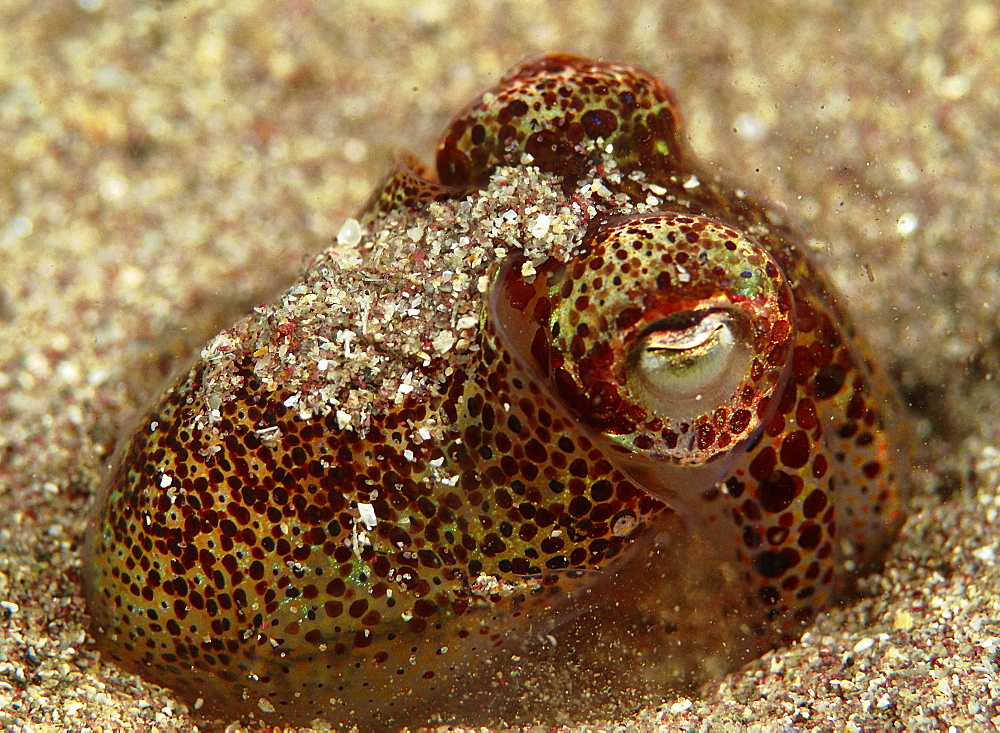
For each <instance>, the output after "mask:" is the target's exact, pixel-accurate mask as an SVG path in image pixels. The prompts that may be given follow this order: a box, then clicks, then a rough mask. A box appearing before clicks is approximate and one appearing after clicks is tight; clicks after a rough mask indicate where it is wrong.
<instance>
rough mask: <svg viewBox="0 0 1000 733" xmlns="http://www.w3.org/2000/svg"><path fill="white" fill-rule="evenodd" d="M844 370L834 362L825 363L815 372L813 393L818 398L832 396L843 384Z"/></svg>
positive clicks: (823, 398)
mask: <svg viewBox="0 0 1000 733" xmlns="http://www.w3.org/2000/svg"><path fill="white" fill-rule="evenodd" d="M844 378H845V374H844V370H843V369H841V368H840V367H839V366H837V365H836V364H827V365H826V366H824V367H822V368H820V369H819V371H817V372H816V381H815V390H814V391H813V394H814V395H815V397H816V399H818V400H825V399H828V398H830V397H833V396H834V395H835V394H837V392H839V391H840V388H841V387H843V386H844Z"/></svg>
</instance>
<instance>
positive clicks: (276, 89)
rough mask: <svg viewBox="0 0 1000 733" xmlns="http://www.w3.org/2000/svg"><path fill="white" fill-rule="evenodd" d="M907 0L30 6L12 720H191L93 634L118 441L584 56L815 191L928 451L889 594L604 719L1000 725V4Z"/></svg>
mask: <svg viewBox="0 0 1000 733" xmlns="http://www.w3.org/2000/svg"><path fill="white" fill-rule="evenodd" d="M890 5H892V4H890V3H872V2H862V1H856V2H849V1H844V0H813V1H808V0H761V1H760V2H754V3H746V2H741V1H740V0H685V1H681V0H677V1H676V2H671V1H661V2H652V1H649V2H630V3H617V2H597V1H590V0H549V1H548V2H543V1H537V2H530V1H526V2H516V3H513V2H499V1H496V0H477V1H475V2H467V3H447V2H433V1H431V0H407V1H406V2H395V1H393V2H387V1H385V0H382V1H376V0H372V1H371V2H355V3H322V4H321V3H311V2H306V1H305V0H298V1H294V0H289V1H288V2H280V3H278V2H266V1H264V0H260V1H254V0H245V1H242V0H241V1H239V2H230V3H225V4H213V3H201V2H182V1H180V0H178V1H176V2H163V3H159V4H155V3H139V2H114V1H112V0H103V1H102V0H78V2H76V3H73V2H55V1H51V2H34V1H29V0H24V1H22V2H19V1H18V0H6V2H4V3H3V5H2V6H0V625H2V628H3V634H2V637H0V725H2V726H4V727H8V728H11V729H19V728H26V729H38V728H43V727H46V726H49V725H54V726H58V727H69V728H81V727H84V726H95V727H105V728H108V727H116V728H122V727H124V728H152V727H155V728H157V729H166V728H171V727H177V728H184V729H187V728H190V726H191V725H192V721H191V719H190V718H189V717H187V714H186V712H185V709H184V707H183V706H182V705H180V704H179V703H178V702H176V701H175V700H174V699H173V698H172V697H171V696H170V694H169V693H167V692H165V691H158V690H156V689H155V688H151V687H149V686H147V685H145V684H144V683H142V682H141V681H140V680H137V679H136V678H134V677H129V676H127V675H124V674H122V673H120V672H118V671H117V670H116V669H114V668H113V667H110V666H107V665H104V664H102V663H101V662H100V661H99V659H98V658H97V655H96V654H94V653H93V652H92V651H90V650H89V648H88V642H87V634H86V631H85V629H86V623H87V618H86V615H85V613H84V604H83V599H82V597H81V595H80V590H79V584H78V578H79V564H78V563H79V561H78V559H77V546H78V542H79V538H80V535H81V531H82V527H83V523H84V517H85V508H86V504H87V500H88V497H89V496H90V495H91V493H92V492H93V491H94V490H95V488H96V487H97V485H98V483H99V481H100V477H101V473H102V470H103V467H104V465H105V464H106V462H107V460H108V458H109V456H110V454H111V452H112V450H113V449H114V445H115V441H116V440H117V438H118V436H119V435H120V431H121V430H122V429H123V428H124V427H125V426H126V425H127V424H128V419H129V416H130V414H131V413H132V412H133V411H134V410H135V409H136V408H137V407H139V406H141V405H142V404H143V403H144V401H145V400H147V399H149V398H150V397H151V396H152V395H153V394H154V393H155V392H156V391H157V389H158V387H159V385H160V383H161V381H162V380H163V378H164V377H165V375H166V374H167V373H168V372H170V371H171V370H172V369H173V368H175V367H176V365H177V364H178V362H179V361H181V360H182V359H183V358H184V356H185V355H186V354H188V353H190V352H191V351H192V350H194V349H197V348H199V347H200V346H201V345H202V344H203V343H204V342H205V341H207V339H208V338H210V337H211V336H212V335H213V334H214V333H215V332H216V331H217V330H219V329H220V328H222V327H224V326H226V325H228V323H230V322H231V321H233V320H235V319H236V318H238V317H239V316H241V315H242V314H243V313H245V312H246V311H247V310H249V308H251V307H252V306H253V305H255V304H257V303H259V302H261V301H263V300H267V299H269V298H270V297H271V296H273V295H274V294H275V293H277V292H280V290H281V289H282V288H283V287H284V286H285V285H287V284H288V283H289V282H291V280H292V278H293V277H294V276H295V274H296V272H297V271H298V270H299V268H300V266H301V265H302V262H303V258H304V257H306V256H307V255H309V254H310V253H314V252H316V251H318V250H320V249H321V248H323V247H324V246H325V245H326V243H328V242H329V241H330V239H331V237H332V236H333V235H334V234H335V232H336V231H337V230H338V228H339V226H340V224H341V223H342V221H343V220H344V219H345V218H347V217H348V216H350V215H351V214H352V213H353V212H354V211H355V210H356V209H357V207H358V206H359V205H360V204H361V203H362V202H363V201H364V199H365V198H366V197H367V196H368V194H369V193H370V192H371V190H372V189H373V187H374V186H375V185H376V184H377V183H378V182H379V180H380V179H381V177H382V175H384V173H385V172H386V171H387V170H388V168H389V166H390V162H391V156H392V152H393V151H394V150H395V149H397V148H398V147H401V146H402V147H408V148H411V149H413V150H414V151H415V152H417V153H418V154H419V155H420V156H421V157H423V158H425V159H427V160H430V159H431V155H432V151H433V146H434V144H435V141H436V136H437V135H438V134H439V132H440V131H441V130H442V129H443V127H444V126H445V125H446V124H447V122H448V120H449V118H450V117H451V116H452V115H453V114H455V113H456V112H457V111H458V110H459V109H460V108H461V107H462V106H463V105H464V104H465V103H467V102H468V101H470V100H471V99H472V98H474V97H475V96H476V95H477V94H479V93H480V92H482V91H483V90H485V89H486V88H488V87H489V86H490V85H492V84H493V83H494V82H495V81H496V79H497V78H498V77H499V76H500V75H501V74H502V73H503V72H504V71H506V70H507V69H508V68H509V67H510V66H512V65H514V64H516V63H518V62H520V61H522V60H525V59H526V58H528V57H531V56H534V55H536V54H539V53H544V52H549V51H555V50H564V51H572V52H576V53H582V54H586V55H591V56H596V57H601V58H605V59H608V60H615V61H623V62H629V63H633V64H637V65H640V66H642V67H645V68H646V69H648V70H649V71H651V72H653V73H654V74H656V75H658V76H659V77H661V78H662V79H664V80H665V81H666V82H667V83H668V84H670V85H671V86H673V87H674V89H675V91H676V92H677V95H678V97H679V99H680V100H681V104H682V109H683V110H684V111H685V113H686V119H687V123H688V131H689V134H690V136H691V139H692V141H693V143H694V146H695V148H696V150H697V151H698V152H699V154H700V155H701V156H702V157H703V158H705V159H706V160H708V161H712V162H714V163H716V164H717V165H719V166H720V167H721V168H723V169H724V170H725V171H726V172H727V173H728V174H730V175H732V176H734V177H736V178H738V179H740V180H742V181H744V182H745V183H746V184H748V185H749V186H751V187H754V188H756V189H758V190H759V191H761V192H762V193H764V194H766V195H768V196H770V197H771V198H773V199H775V200H777V201H780V202H783V203H785V204H786V205H787V206H788V209H789V211H790V213H791V214H792V215H793V216H794V217H796V218H797V219H799V221H800V222H801V223H802V224H803V225H804V226H805V228H806V229H807V230H808V231H809V232H810V233H811V234H812V235H813V236H814V237H815V238H816V239H815V246H816V248H817V250H819V251H820V253H821V255H822V256H823V258H824V261H825V263H826V267H827V268H828V270H829V271H830V272H831V274H832V275H833V277H834V279H835V280H836V282H837V284H838V285H839V286H840V288H841V289H842V291H843V292H844V294H845V300H846V301H847V303H848V305H849V308H850V309H851V310H852V311H853V313H854V315H855V317H856V318H857V319H858V321H859V323H860V324H861V326H862V330H863V331H864V332H865V333H866V335H867V336H868V338H869V340H870V341H871V342H872V343H873V345H874V346H875V349H876V353H878V354H879V355H880V357H881V358H882V359H884V361H885V363H886V364H887V365H888V367H889V369H890V373H891V375H892V377H893V378H894V380H895V381H896V382H897V384H898V385H899V386H900V389H901V390H902V391H903V393H904V395H905V397H906V400H907V402H908V404H909V411H910V414H909V419H910V420H911V421H912V423H913V426H914V434H915V437H916V442H917V444H918V445H917V449H916V459H917V462H918V464H919V465H918V470H917V473H916V480H917V484H918V497H917V499H916V501H915V505H914V518H913V519H912V520H911V522H910V523H909V524H908V526H907V528H906V529H905V531H904V538H903V541H902V542H901V543H900V544H899V545H898V546H897V547H896V549H895V550H894V553H893V555H892V557H891V559H890V562H889V565H888V568H887V570H886V572H885V573H884V574H883V575H880V576H877V577H874V578H871V579H869V580H868V581H867V582H866V583H865V590H866V591H867V592H868V593H869V594H870V595H869V596H868V597H865V598H861V599H859V600H857V601H855V602H853V603H852V604H850V605H848V606H846V607H845V608H843V609H837V610H835V611H834V612H832V613H831V614H829V615H828V616H827V617H825V618H823V619H821V620H820V621H819V622H818V623H817V624H816V626H815V627H814V628H813V629H812V630H811V631H810V632H809V633H808V634H807V635H806V637H805V638H804V639H803V640H802V641H801V642H800V643H799V644H797V645H795V647H793V648H792V649H786V650H780V651H779V652H777V653H774V654H771V655H769V656H768V657H767V658H765V659H764V660H761V661H760V662H757V663H755V664H754V665H752V666H751V667H750V668H748V669H747V670H744V671H743V672H741V673H739V674H735V675H732V676H730V677H729V678H727V679H726V680H724V681H723V682H722V683H720V684H717V685H712V686H710V688H708V689H706V690H705V691H704V696H703V697H701V698H699V699H691V700H688V699H686V698H681V699H678V698H677V697H676V696H675V695H674V696H671V695H669V694H667V695H666V696H665V698H664V702H663V704H662V705H660V706H659V707H654V708H650V709H647V710H644V711H640V712H638V713H637V714H636V716H635V717H634V718H630V719H629V720H627V721H626V720H622V721H609V722H606V723H605V724H603V725H600V724H599V722H597V723H595V725H598V726H599V727H604V728H608V727H614V726H615V725H620V726H635V727H642V728H647V727H655V726H658V725H659V726H664V727H668V728H676V727H684V728H690V729H696V728H699V727H705V726H709V727H711V728H712V729H718V730H725V729H733V730H736V729H741V728H743V727H746V726H759V727H760V729H772V728H789V727H793V726H798V727H802V728H813V727H816V728H820V729H830V730H833V729H836V730H843V729H848V730H857V729H863V728H869V729H871V728H885V727H889V726H904V727H907V728H921V729H925V728H942V729H946V728H948V726H950V725H954V726H956V727H958V728H965V727H970V726H971V727H977V728H991V727H993V728H995V727H997V726H998V725H1000V717H998V716H1000V712H998V699H1000V682H998V676H997V669H998V653H1000V628H998V626H1000V571H998V567H997V561H996V550H997V547H998V545H1000V519H998V513H1000V496H998V489H997V484H998V480H1000V453H998V450H997V447H996V446H997V437H998V435H1000V397H998V394H997V389H996V378H995V377H996V374H997V370H998V369H1000V340H998V334H1000V331H998V328H997V325H998V313H1000V302H998V298H997V293H998V280H1000V268H998V258H1000V238H998V230H1000V215H998V212H1000V143H998V138H997V126H998V110H1000V10H998V8H997V5H996V4H995V3H994V2H992V0H979V1H975V0H919V1H918V2H912V3H905V4H904V3H900V4H898V5H899V7H898V8H893V7H890ZM545 722H547V723H549V724H550V725H552V726H555V725H558V724H560V723H562V722H563V721H561V720H560V718H559V714H558V711H553V718H552V720H550V721H545Z"/></svg>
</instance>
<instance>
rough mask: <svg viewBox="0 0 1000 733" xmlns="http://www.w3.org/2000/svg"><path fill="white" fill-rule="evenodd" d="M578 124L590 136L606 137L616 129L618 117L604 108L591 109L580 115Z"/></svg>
mask: <svg viewBox="0 0 1000 733" xmlns="http://www.w3.org/2000/svg"><path fill="white" fill-rule="evenodd" d="M580 124H581V125H583V130H584V132H586V133H587V136H588V137H590V138H599V137H603V138H605V139H607V138H608V137H609V136H610V135H611V133H613V132H614V131H615V130H617V129H618V118H617V117H615V115H614V113H612V112H611V111H610V110H606V109H592V110H590V111H588V112H584V113H583V115H582V116H581V117H580Z"/></svg>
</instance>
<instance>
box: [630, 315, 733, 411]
mask: <svg viewBox="0 0 1000 733" xmlns="http://www.w3.org/2000/svg"><path fill="white" fill-rule="evenodd" d="M742 320H743V319H742V318H740V317H739V313H738V312H737V311H735V310H733V309H730V308H725V307H710V308H701V309H696V310H690V311H680V312H678V313H675V314H672V315H671V316H668V317H667V318H663V319H660V320H659V321H657V322H655V323H652V324H650V325H649V326H647V327H646V328H645V329H643V331H642V332H641V333H640V334H639V335H638V336H637V337H636V338H635V339H634V340H633V343H632V345H631V346H630V347H629V348H628V352H627V356H626V374H627V384H628V386H629V389H630V391H632V392H633V393H634V394H635V395H636V396H637V397H639V398H641V399H642V401H643V402H645V403H646V404H647V405H648V406H649V407H650V408H652V409H653V410H654V411H655V412H657V413H659V414H660V415H662V416H664V417H669V418H673V419H676V420H690V419H693V418H695V417H697V416H698V415H701V414H704V413H707V412H711V411H712V410H714V409H715V408H716V407H718V406H720V405H722V404H725V403H727V402H729V401H730V399H731V398H732V395H733V392H735V391H736V389H737V388H738V387H739V385H740V382H742V381H743V379H744V378H745V377H746V372H747V370H748V369H749V367H750V363H751V361H752V354H751V351H750V349H749V348H748V347H747V345H746V338H745V334H746V328H745V324H743V323H742Z"/></svg>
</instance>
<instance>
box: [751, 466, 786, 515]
mask: <svg viewBox="0 0 1000 733" xmlns="http://www.w3.org/2000/svg"><path fill="white" fill-rule="evenodd" d="M757 492H758V495H759V496H760V505H761V507H763V509H764V511H766V512H770V513H772V514H775V513H777V512H783V511H784V510H785V509H787V508H788V506H789V504H791V503H792V501H793V500H794V499H795V481H794V480H793V479H792V477H791V476H789V475H788V474H787V473H785V472H784V471H773V472H772V473H771V474H770V475H769V476H768V477H767V478H765V479H764V480H763V481H761V482H760V486H758V487H757Z"/></svg>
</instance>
